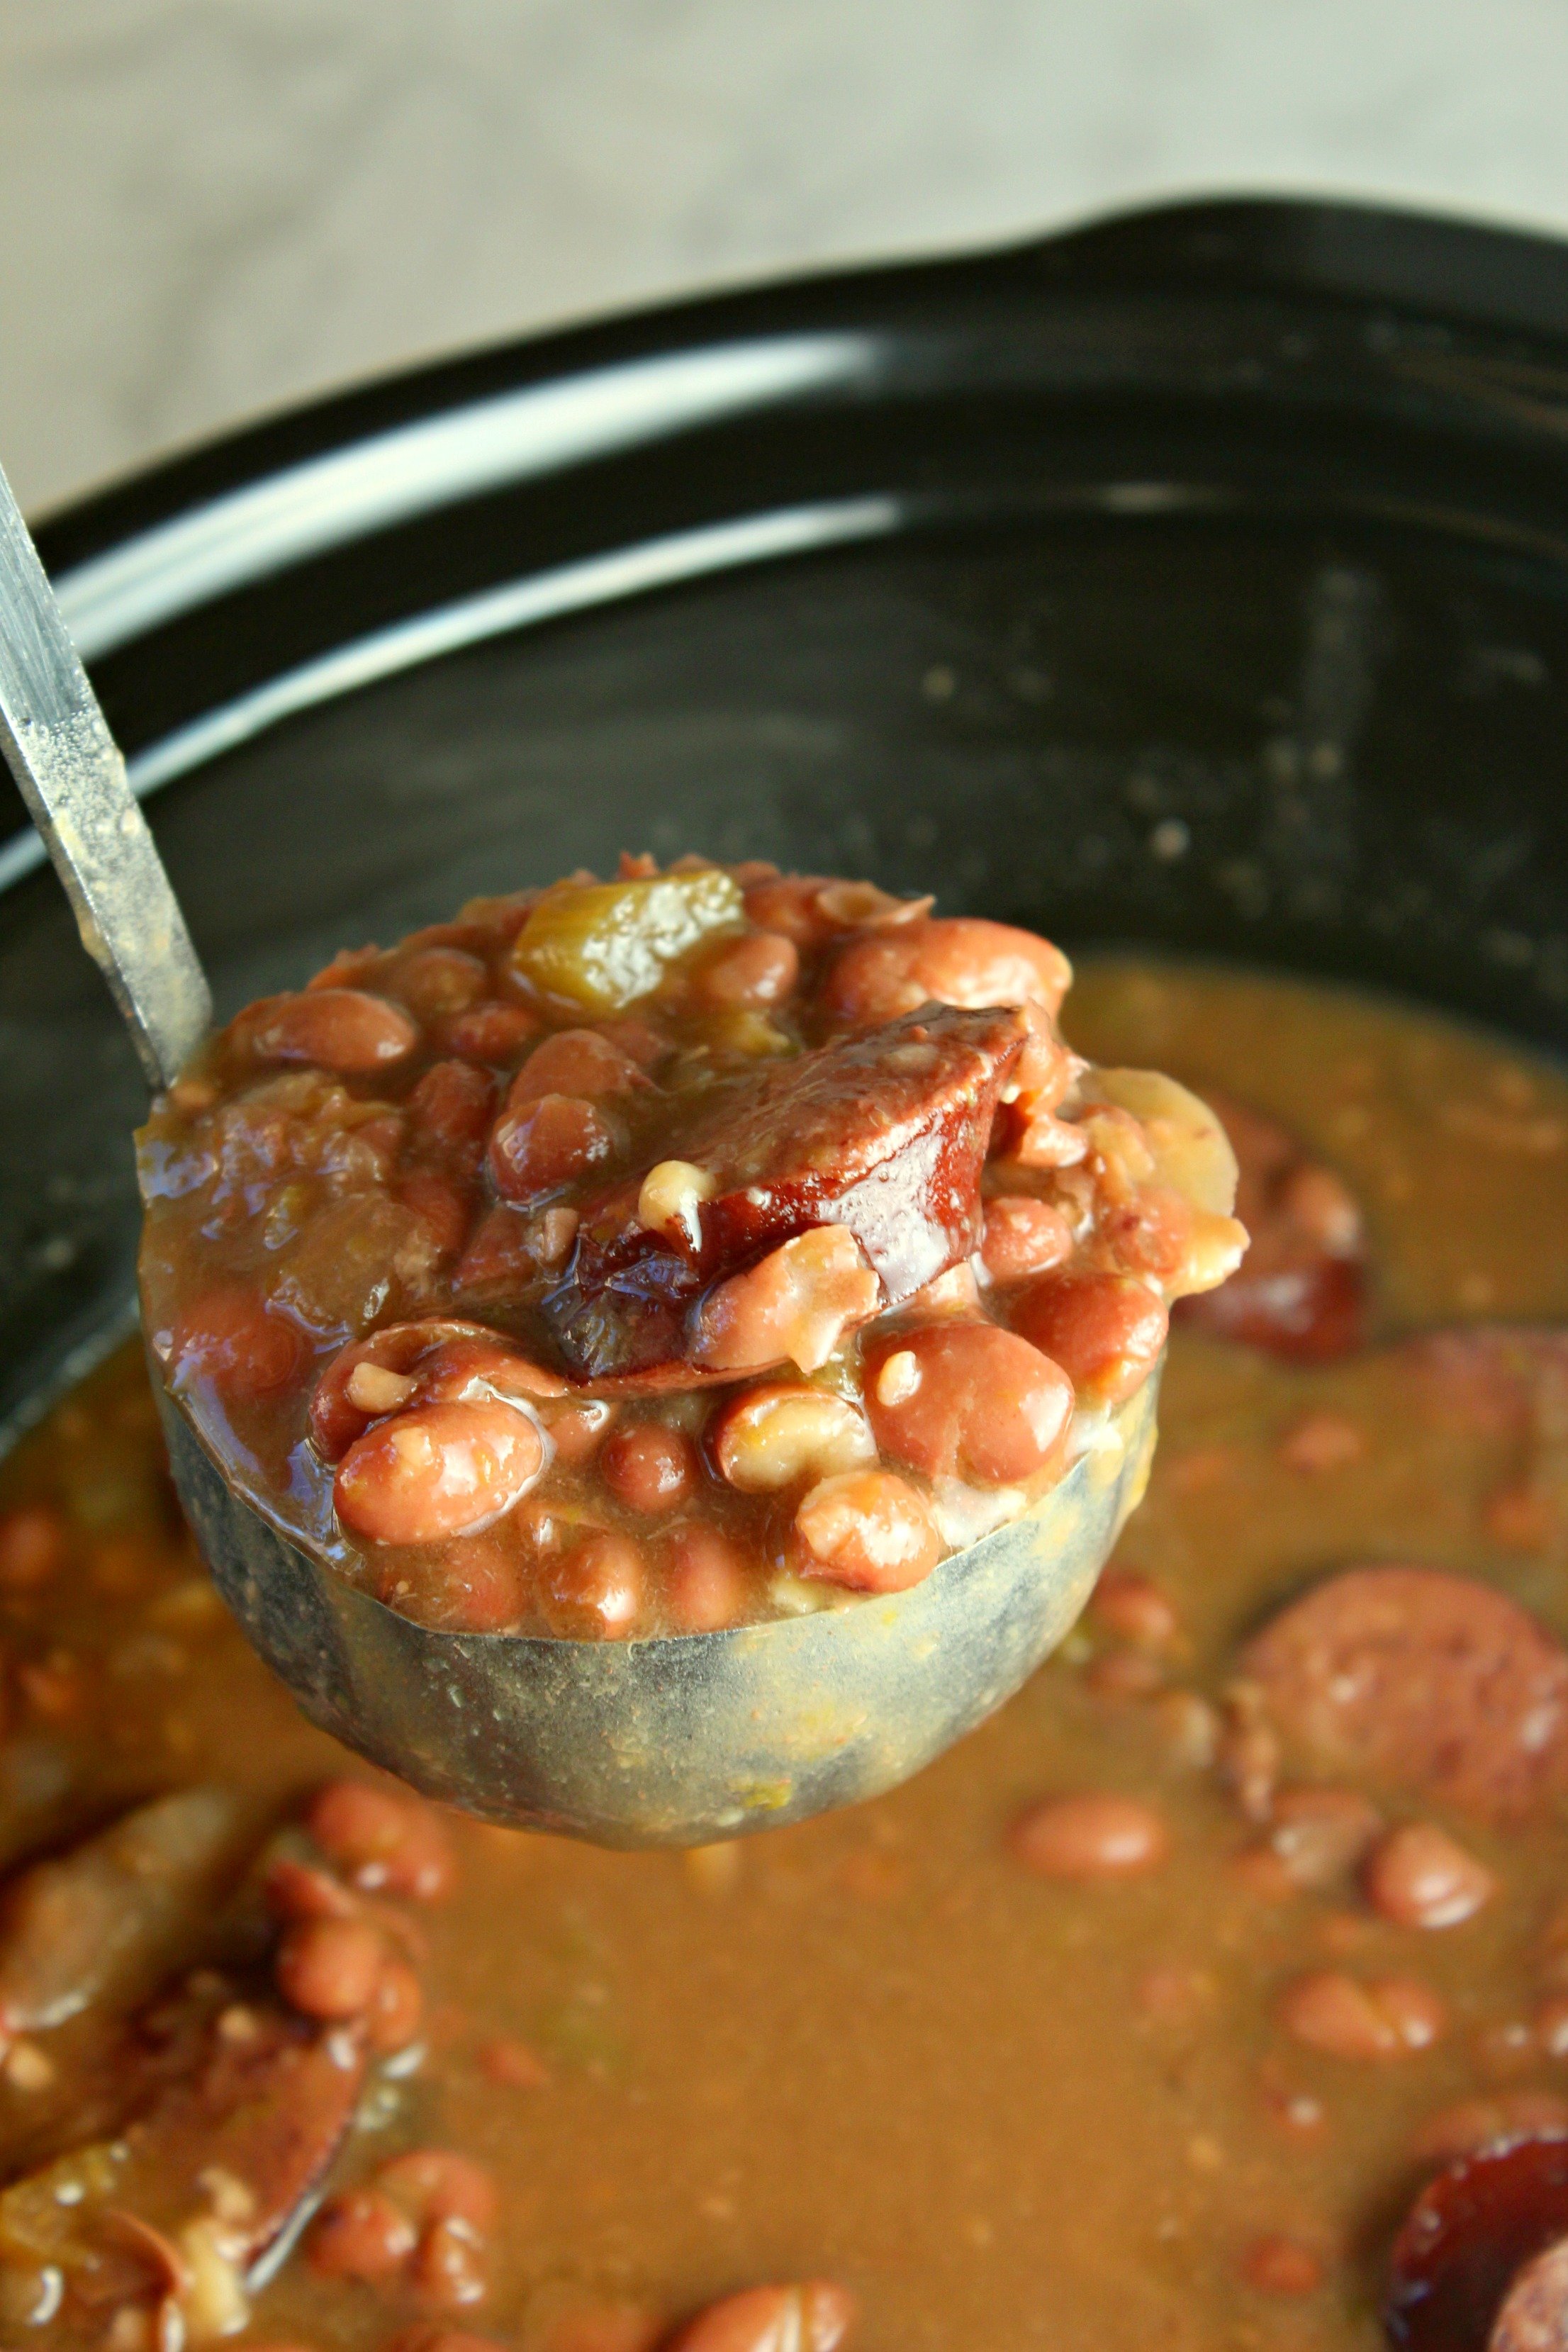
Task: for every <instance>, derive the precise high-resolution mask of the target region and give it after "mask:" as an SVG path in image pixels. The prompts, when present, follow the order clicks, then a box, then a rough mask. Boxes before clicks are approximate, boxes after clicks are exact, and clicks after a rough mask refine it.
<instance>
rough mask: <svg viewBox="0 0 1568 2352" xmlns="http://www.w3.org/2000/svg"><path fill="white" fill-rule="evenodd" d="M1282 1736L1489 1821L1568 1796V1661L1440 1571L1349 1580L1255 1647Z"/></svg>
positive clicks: (1281, 1620)
mask: <svg viewBox="0 0 1568 2352" xmlns="http://www.w3.org/2000/svg"><path fill="white" fill-rule="evenodd" d="M1246 1664H1247V1672H1248V1673H1249V1674H1250V1675H1254V1676H1255V1677H1256V1678H1257V1682H1258V1685H1260V1686H1261V1688H1262V1690H1263V1692H1264V1695H1265V1696H1266V1699H1267V1703H1268V1710H1269V1713H1270V1715H1271V1716H1272V1717H1273V1718H1274V1720H1275V1721H1276V1722H1277V1723H1278V1724H1279V1727H1280V1729H1281V1730H1283V1731H1284V1732H1285V1733H1286V1735H1287V1736H1288V1737H1289V1738H1291V1739H1293V1740H1295V1741H1297V1742H1298V1743H1299V1744H1300V1746H1301V1747H1302V1748H1305V1749H1307V1750H1308V1751H1309V1752H1310V1753H1311V1754H1312V1755H1313V1756H1314V1757H1315V1758H1317V1759H1321V1761H1322V1762H1323V1763H1325V1764H1327V1765H1329V1766H1330V1767H1331V1768H1337V1769H1341V1770H1346V1771H1352V1772H1356V1773H1358V1774H1359V1773H1372V1774H1375V1775H1376V1776H1377V1777H1378V1778H1380V1779H1381V1780H1384V1781H1387V1782H1389V1783H1391V1784H1392V1785H1394V1786H1396V1787H1400V1788H1405V1789H1411V1790H1417V1791H1420V1792H1422V1793H1425V1794H1426V1795H1429V1796H1431V1797H1434V1798H1437V1799H1439V1800H1441V1801H1446V1802H1447V1803H1451V1804H1455V1805H1458V1806H1460V1807H1462V1808H1463V1809H1464V1810H1465V1811H1469V1812H1472V1813H1476V1814H1479V1815H1480V1816H1481V1817H1482V1818H1483V1819H1488V1820H1495V1821H1511V1820H1519V1819H1521V1818H1523V1817H1525V1816H1527V1815H1529V1814H1531V1813H1532V1812H1537V1811H1541V1810H1542V1809H1543V1808H1544V1807H1545V1806H1546V1805H1548V1804H1549V1803H1550V1802H1551V1801H1552V1797H1553V1795H1554V1794H1555V1793H1556V1792H1558V1791H1559V1790H1563V1789H1564V1788H1565V1787H1568V1654H1565V1653H1564V1651H1563V1646H1562V1644H1561V1643H1559V1642H1558V1641H1557V1640H1556V1638H1555V1636H1553V1635H1552V1634H1551V1633H1547V1632H1546V1630H1545V1629H1544V1628H1543V1627H1542V1626H1541V1625H1539V1624H1538V1623H1537V1622H1536V1621H1535V1619H1534V1618H1533V1617H1531V1616H1529V1615H1528V1614H1527V1613H1526V1612H1525V1611H1524V1610H1522V1609H1521V1608H1520V1606H1519V1605H1518V1603H1517V1602H1516V1601H1510V1599H1509V1598H1508V1596H1507V1595H1506V1594H1505V1593H1501V1592H1498V1591H1494V1590H1493V1589H1492V1588H1491V1587H1489V1586H1488V1585H1484V1584H1481V1583H1479V1582H1478V1581H1477V1580H1475V1579H1473V1578H1470V1577H1465V1576H1450V1575H1448V1574H1447V1573H1445V1572H1444V1571H1442V1570H1437V1569H1430V1568H1407V1567H1404V1566H1399V1565H1379V1566H1377V1567H1373V1568H1354V1569H1347V1570H1344V1571H1343V1572H1342V1574H1340V1575H1338V1576H1332V1577H1330V1578H1328V1579H1327V1580H1325V1581H1324V1582H1323V1583H1321V1584H1319V1585H1317V1586H1315V1587H1314V1588H1313V1589H1312V1590H1311V1591H1310V1592H1308V1593H1306V1594H1305V1595H1304V1596H1303V1598H1302V1599H1300V1601H1293V1602H1292V1603H1291V1604H1290V1605H1289V1607H1288V1608H1286V1609H1284V1610H1282V1611H1281V1612H1280V1613H1279V1616H1277V1617H1276V1618H1275V1619H1274V1620H1273V1622H1271V1623H1270V1624H1269V1625H1268V1626H1266V1627H1265V1628H1264V1631H1263V1632H1262V1633H1260V1634H1259V1635H1258V1638H1257V1639H1256V1640H1255V1641H1254V1642H1253V1643H1252V1644H1251V1645H1250V1647H1249V1649H1248V1651H1247V1656H1246Z"/></svg>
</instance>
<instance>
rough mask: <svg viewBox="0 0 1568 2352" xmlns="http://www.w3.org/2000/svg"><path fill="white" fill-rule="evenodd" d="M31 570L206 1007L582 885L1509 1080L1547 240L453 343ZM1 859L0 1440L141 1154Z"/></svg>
mask: <svg viewBox="0 0 1568 2352" xmlns="http://www.w3.org/2000/svg"><path fill="white" fill-rule="evenodd" d="M41 536H42V543H43V547H44V551H45V556H46V560H47V562H48V563H49V565H50V568H51V570H52V572H54V574H55V577H56V580H57V583H58V585H59V588H60V590H61V593H62V598H63V601H64V603H65V605H66V608H67V612H68V616H69V618H70V620H71V622H72V625H73V627H74V628H75V629H76V631H77V634H78V638H79V644H80V646H81V648H82V651H83V654H84V656H85V657H86V658H87V660H88V662H89V667H90V668H91V670H92V673H93V676H94V678H95V681H96V683H97V685H98V687H99V689H100V693H101V695H102V697H103V698H104V701H105V703H106V704H107V706H108V709H109V711H110V718H111V719H112V721H113V723H114V725H115V727H116V729H117V730H118V731H119V733H120V736H121V740H122V741H123V743H124V744H125V746H126V748H127V750H128V751H129V752H130V753H131V754H132V760H133V763H134V765H133V772H134V773H135V774H136V777H137V780H138V782H139V785H140V786H141V788H142V789H143V790H145V791H147V792H149V793H152V794H153V798H152V799H151V801H150V803H149V805H150V814H151V815H152V819H153V826H154V829H155V831H156V834H157V836H158V840H159V843H160V845H161V846H162V848H163V855H164V856H165V857H166V859H167V860H168V863H169V866H170V867H171V869H172V871H173V874H174V880H175V883H176V885H177V887H178V888H179V891H180V893H181V896H182V898H184V903H185V906H186V908H187V909H188V911H189V914H190V918H191V923H192V929H193V930H194V932H195V938H196V940H197V943H198V946H199V947H200V949H201V950H202V952H203V954H204V956H205V960H206V961H207V964H208V967H209V969H210V971H211V972H212V974H213V978H214V981H215V984H216V993H217V997H218V1003H219V1008H220V1013H228V1012H232V1011H233V1010H234V1008H235V1007H236V1006H237V1004H239V1003H241V1002H243V1001H244V1000H245V999H246V998H247V997H249V996H251V995H254V994H256V993H258V992H260V991H262V990H266V989H271V988H276V987H279V986H281V985H285V984H288V983H290V982H294V981H297V980H298V979H299V978H300V977H301V976H302V975H303V974H304V973H305V972H307V971H310V969H311V968H312V967H313V966H315V965H316V964H317V963H319V962H321V961H323V960H324V959H325V958H326V957H327V955H328V954H329V953H330V952H331V950H333V949H334V948H336V947H338V946H340V945H342V944H344V943H354V942H357V941H360V940H365V939H379V940H388V939H390V938H392V937H395V935H396V934H397V933H398V932H400V931H402V930H404V929H406V928H408V927H409V926H411V925H413V924H415V923H418V922H421V921H425V920H428V919H434V918H437V917H439V916H441V915H443V914H444V913H446V912H447V911H448V910H449V909H451V908H453V907H455V906H456V904H457V903H458V900H460V899H461V898H464V897H466V896H468V895H469V894H471V893H474V892H477V891H481V890H491V889H505V888H510V887H516V886H519V885H521V884H524V883H528V882H533V881H539V880H543V879H545V878H547V877H551V876H552V875H555V874H557V873H560V872H563V871H566V870H568V869H570V868H572V867H574V866H578V865H585V866H596V867H600V868H603V867H605V866H606V864H608V863H609V862H610V861H612V860H613V858H614V856H615V854H616V851H617V850H618V849H619V848H620V847H622V846H623V845H626V846H628V847H631V848H637V849H641V848H649V849H652V850H654V851H656V852H657V853H658V854H659V855H661V856H668V855H673V854H675V853H678V852H679V851H680V850H682V849H685V848H689V847H697V848H700V849H703V850H705V851H707V852H709V853H710V854H712V855H714V856H721V857H739V856H766V857H773V858H776V859H777V860H779V862H780V863H781V864H784V865H790V866H796V865H798V866H806V867H814V868H817V869H826V870H829V871H833V870H839V871H846V870H847V871H848V872H851V873H868V874H872V875H875V876H876V877H878V878H879V880H881V881H883V882H884V883H887V884H888V885H889V886H890V887H894V888H897V889H910V890H913V889H922V890H923V889H928V888H935V889H936V890H937V891H938V892H939V893H940V895H941V900H942V906H943V908H945V909H947V910H949V911H963V910H972V911H981V912H984V913H986V914H989V915H993V916H997V917H1002V918H1005V919H1014V920H1018V921H1022V922H1026V923H1028V924H1031V925H1034V926H1037V927H1038V928H1040V929H1045V930H1047V931H1048V932H1050V933H1051V934H1052V935H1053V936H1055V937H1057V938H1058V939H1061V940H1064V941H1065V942H1067V943H1068V945H1069V946H1081V945H1084V944H1086V943H1089V942H1091V941H1110V940H1115V941H1127V940H1139V941H1142V942H1145V943H1148V944H1151V945H1153V946H1156V947H1159V948H1162V949H1168V950H1182V951H1193V950H1197V951H1201V952H1203V953H1205V954H1206V955H1211V956H1226V957H1236V958H1242V959H1245V960H1247V961H1250V962H1254V963H1259V962H1260V963H1265V964H1270V965H1275V966H1285V967H1289V968H1290V969H1292V970H1296V971H1304V972H1311V973H1327V974H1332V975H1335V976H1337V977H1351V978H1356V979H1361V980H1364V981H1367V982H1373V983H1374V984H1377V985H1380V986H1383V987H1385V988H1386V987H1392V988H1394V989H1396V990H1400V991H1403V992H1407V993H1410V994H1413V995H1415V996H1418V997H1422V998H1425V999H1427V1000H1429V1001H1432V1002H1435V1003H1440V1004H1443V1005H1447V1006H1449V1007H1453V1008H1456V1009H1458V1010H1460V1011H1462V1012H1465V1013H1471V1014H1476V1015H1479V1016H1481V1017H1484V1018H1486V1019H1489V1020H1490V1021H1492V1022H1495V1023H1498V1024H1501V1025H1503V1026H1505V1027H1507V1028H1509V1029H1510V1030H1512V1031H1513V1032H1515V1033H1517V1034H1520V1035H1522V1036H1524V1037H1528V1038H1531V1039H1534V1040H1536V1041H1538V1042H1542V1043H1545V1044H1548V1045H1560V1044H1561V1043H1563V1039H1564V1035H1565V1033H1568V856H1565V854H1564V852H1565V848H1568V803H1565V799H1564V792H1563V747H1564V744H1565V743H1568V703H1565V697H1568V247H1564V246H1562V245H1558V244H1556V243H1553V242H1550V241H1547V240H1544V239H1538V238H1531V237H1525V236H1512V235H1507V234H1501V233H1499V232H1496V231H1492V230H1483V229H1478V228H1472V227H1468V226H1462V225H1459V224H1456V223H1451V222H1442V221H1436V220H1429V219H1425V218H1419V217H1415V216H1412V215H1403V214H1393V213H1384V212H1371V211H1363V210H1352V209H1347V208H1342V207H1336V206H1325V205H1307V204H1289V203H1284V204H1277V203H1269V204H1250V203H1225V204H1214V205H1187V206H1181V207H1177V208H1173V209H1168V210H1161V211H1155V212H1149V213H1143V214H1140V215H1133V216H1131V217H1128V218H1123V219H1120V220H1114V221H1111V222H1110V223H1108V224H1106V225H1104V226H1098V227H1093V228H1089V229H1088V230H1084V231H1080V232H1079V233H1077V234H1075V235H1073V236H1065V237H1061V238H1058V239H1055V240H1053V241H1050V242H1047V243H1043V244H1039V245H1035V246H1030V247H1025V248H1023V249H1021V250H1017V251H1011V252H1005V253H1002V254H998V255H994V256H987V257H980V258H976V259H961V260H956V261H947V262H942V263H938V264H932V265H921V266H915V267H902V268H888V269H878V270H871V271H866V272H861V273H857V274H852V275H847V276H837V277H832V278H816V279H812V280H809V281H805V282H803V283H799V284H795V285H786V286H774V287H768V288H764V289H760V290H757V291H754V292H745V293H740V294H734V295H729V296H725V297H722V298H721V299H717V300H710V301H704V302H701V303H696V304H691V305H688V306H685V307H682V308H679V309H670V310H661V311H658V312H651V313H645V314H643V315H640V316H637V317H634V318H629V319H622V320H614V321H612V322H610V323H608V324H605V325H602V326H594V327H589V328H584V329H581V330H578V331H573V332H571V333H569V334H563V335H558V336H555V337H552V338H550V339H547V340H542V341H529V342H524V343H520V344H516V345H512V346H510V347H508V348H506V349H503V350H500V351H494V352H482V353H480V354H479V355H477V356H475V357H471V358H467V359H463V360H459V361H457V362H451V363H448V364H444V365H442V366H439V367H436V368H433V369H429V370H426V371H423V372H420V373H416V374H412V375H406V376H403V377H399V378H397V379H395V380H394V381H391V382H387V383H380V384H376V385H373V386H371V387H370V388H368V389H365V390H363V391H357V392H353V393H351V394H347V395H345V396H343V397H342V398H339V399H335V400H331V401H329V402H326V403H324V404H321V405H318V406H315V407H311V408H309V409H305V410H301V411H299V412H297V413H295V414H292V415H287V416H284V417H282V418H279V419H277V420H275V421H273V422H270V423H268V424H265V425H260V426H258V427H257V428H256V429H254V430H251V431H248V432H246V433H243V434H240V435H237V436H233V437H232V438H229V439H227V440H225V441H223V442H220V443H218V444H216V445H214V446H209V447H206V448H204V449H201V450H198V451H196V452H195V454H193V455H190V456H187V457H182V458H180V459H178V460H176V461H175V462H174V463H173V464H171V465H168V466H165V467H162V468H160V469H158V470H157V471H154V472H152V473H148V474H145V475H142V476H141V477H140V478H137V479H135V480H134V481H132V482H130V483H128V484H126V485H124V486H123V487H121V488H117V489H114V490H111V491H110V492H108V493H107V494H105V495H103V496H101V497H100V498H97V499H93V500H92V501H90V502H89V503H88V504H86V505H83V506H80V507H78V508H76V509H72V510H71V511H70V512H68V513H66V514H62V515H60V516H59V517H58V518H57V519H56V520H53V521H52V522H51V523H50V524H49V525H48V527H47V529H46V530H44V531H43V533H42V535H41ZM6 835H9V837H8V838H7V837H6ZM36 853H37V844H36V841H35V840H34V838H33V836H32V835H31V834H30V833H29V832H28V831H27V829H26V826H25V824H24V823H23V820H22V817H21V812H20V808H19V805H17V804H16V803H13V802H12V801H11V800H10V799H9V797H7V798H6V800H5V803H4V805H3V806H0V886H3V887H0V1421H3V1422H4V1423H5V1425H6V1426H7V1427H15V1426H16V1425H17V1424H18V1423H19V1422H20V1421H22V1420H24V1419H25V1418H26V1416H27V1414H28V1413H29V1412H32V1411H35V1410H37V1406H38V1405H39V1403H40V1402H43V1401H44V1400H46V1399H47V1396H48V1395H49V1394H50V1393H51V1391H53V1390H54V1389H55V1388H57V1387H58V1382H59V1381H61V1379H63V1378H64V1377H66V1376H68V1373H69V1371H70V1370H72V1369H73V1367H74V1366H76V1365H78V1364H79V1363H81V1362H82V1361H84V1360H85V1359H86V1356H87V1354H88V1353H89V1352H90V1351H91V1349H93V1348H94V1347H95V1346H96V1345H99V1344H101V1339H102V1337H103V1335H104V1334H105V1333H106V1332H107V1331H109V1330H110V1329H111V1328H114V1327H116V1325H117V1324H122V1323H123V1322H124V1320H125V1318H127V1316H128V1314H129V1301H130V1297H131V1287H132V1283H131V1276H132V1254H133V1248H134V1241H135V1230H136V1205H135V1197H134V1188H133V1183H132V1162H131V1150H130V1129H131V1128H132V1125H133V1124H134V1122H135V1121H136V1119H137V1118H138V1117H139V1116H140V1114H141V1110H142V1103H143V1097H142V1087H141V1082H140V1079H139V1077H138V1075H137V1072H136V1068H135V1066H134V1064H133V1062H132V1055H131V1052H130V1048H129V1046H128V1045H127V1044H126V1042H125V1040H124V1038H123V1037H122V1036H121V1034H120V1033H119V1030H118V1028H117V1026H116V1024H115V1020H114V1017H113V1015H112V1013H111V1012H110V1005H109V1002H108V999H107V997H106V996H105V995H104V993H103V992H102V989H101V986H100V982H99V980H98V977H97V974H96V973H95V971H93V970H92V968H91V967H90V966H89V964H88V963H87V961H86V960H85V959H84V957H83V956H82V954H81V952H80V950H79V947H78V945H77V942H76V939H75V935H74V932H73V931H72V929H71V926H70V923H69V921H68V917H67V914H66V910H65V905H64V901H63V899H62V898H61V897H60V894H59V891H58V887H57V885H56V883H55V881H54V878H53V877H52V875H50V874H49V873H48V872H47V869H42V868H40V866H39V864H38V861H37V854H36Z"/></svg>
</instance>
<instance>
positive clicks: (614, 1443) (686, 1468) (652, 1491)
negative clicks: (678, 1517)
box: [599, 1421, 697, 1516]
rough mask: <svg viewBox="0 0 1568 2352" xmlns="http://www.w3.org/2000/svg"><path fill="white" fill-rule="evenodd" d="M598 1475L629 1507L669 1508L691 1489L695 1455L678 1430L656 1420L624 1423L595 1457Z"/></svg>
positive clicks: (650, 1513) (679, 1501)
mask: <svg viewBox="0 0 1568 2352" xmlns="http://www.w3.org/2000/svg"><path fill="white" fill-rule="evenodd" d="M599 1468H600V1474H601V1475H602V1476H603V1478H604V1481H605V1485H606V1486H608V1487H609V1489H610V1492H611V1493H612V1494H613V1495H614V1496H616V1497H617V1499H618V1500H619V1501H621V1502H623V1503H625V1504H626V1507H627V1509H628V1510H633V1511H642V1512H645V1513H647V1514H648V1515H649V1516H651V1515H653V1514H654V1513H656V1512H660V1511H673V1510H674V1509H675V1507H676V1506H677V1504H678V1503H681V1502H684V1501H685V1499H686V1497H687V1496H688V1495H689V1493H690V1492H691V1488H692V1486H693V1484H694V1483H695V1480H696V1476H697V1461H696V1456H695V1455H694V1454H693V1453H692V1451H691V1447H690V1445H689V1443H688V1441H687V1440H686V1439H685V1438H684V1437H682V1435H681V1434H680V1432H679V1430H678V1429H667V1428H666V1427H665V1426H664V1424H663V1423H661V1422H657V1421H632V1422H623V1423H621V1426H620V1427H619V1429H617V1430H616V1431H615V1432H614V1433H613V1434H612V1435H611V1436H610V1437H609V1439H608V1440H607V1441H606V1443H605V1448H604V1451H603V1453H602V1454H600V1456H599Z"/></svg>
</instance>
